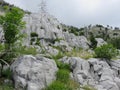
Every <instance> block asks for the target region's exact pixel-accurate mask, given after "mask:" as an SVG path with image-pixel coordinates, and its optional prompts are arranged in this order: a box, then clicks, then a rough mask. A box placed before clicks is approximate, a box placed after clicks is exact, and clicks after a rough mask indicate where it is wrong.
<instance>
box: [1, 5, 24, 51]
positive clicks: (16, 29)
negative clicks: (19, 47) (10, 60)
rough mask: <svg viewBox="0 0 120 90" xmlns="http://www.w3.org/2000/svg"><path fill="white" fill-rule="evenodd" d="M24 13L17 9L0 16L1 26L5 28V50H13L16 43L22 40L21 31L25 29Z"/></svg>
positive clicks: (14, 8)
mask: <svg viewBox="0 0 120 90" xmlns="http://www.w3.org/2000/svg"><path fill="white" fill-rule="evenodd" d="M23 16H24V12H23V11H22V10H20V9H19V8H17V7H13V8H11V9H10V10H9V11H8V12H7V13H6V14H5V16H0V24H1V25H2V27H3V31H4V38H5V48H6V50H11V48H12V46H13V45H14V43H15V42H16V41H17V40H18V39H19V38H20V36H21V34H20V30H21V29H23V28H24V27H25V22H23V21H22V18H23Z"/></svg>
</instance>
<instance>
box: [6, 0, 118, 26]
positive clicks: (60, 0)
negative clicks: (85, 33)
mask: <svg viewBox="0 0 120 90" xmlns="http://www.w3.org/2000/svg"><path fill="white" fill-rule="evenodd" d="M6 1H8V2H11V3H14V4H15V5H17V6H20V7H21V8H24V9H28V10H30V11H33V12H35V11H38V4H39V3H40V0H6ZM46 1H47V8H48V11H49V13H50V14H52V15H54V16H55V17H57V18H58V20H60V21H61V22H63V23H65V24H69V25H74V26H78V27H79V26H83V25H89V24H96V23H98V24H105V25H107V24H109V25H120V22H119V20H120V12H119V8H120V5H119V3H120V0H46Z"/></svg>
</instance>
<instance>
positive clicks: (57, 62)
mask: <svg viewBox="0 0 120 90" xmlns="http://www.w3.org/2000/svg"><path fill="white" fill-rule="evenodd" d="M56 64H57V67H58V68H59V69H66V70H70V65H69V64H66V63H62V62H60V61H56Z"/></svg>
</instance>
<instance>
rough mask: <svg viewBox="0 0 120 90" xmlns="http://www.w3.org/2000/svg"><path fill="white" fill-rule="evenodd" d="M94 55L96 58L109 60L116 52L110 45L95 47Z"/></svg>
mask: <svg viewBox="0 0 120 90" xmlns="http://www.w3.org/2000/svg"><path fill="white" fill-rule="evenodd" d="M95 54H96V57H97V58H106V59H111V58H113V57H116V56H117V55H118V50H117V49H116V48H115V47H113V46H112V45H111V44H105V45H102V46H101V47H97V48H96V49H95Z"/></svg>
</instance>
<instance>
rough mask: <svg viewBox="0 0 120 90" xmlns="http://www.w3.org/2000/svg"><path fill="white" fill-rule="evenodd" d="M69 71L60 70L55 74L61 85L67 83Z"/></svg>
mask: <svg viewBox="0 0 120 90" xmlns="http://www.w3.org/2000/svg"><path fill="white" fill-rule="evenodd" d="M69 77H70V76H69V71H68V70H64V69H60V70H59V71H58V72H57V80H58V81H61V82H63V83H67V82H68V80H69Z"/></svg>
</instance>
